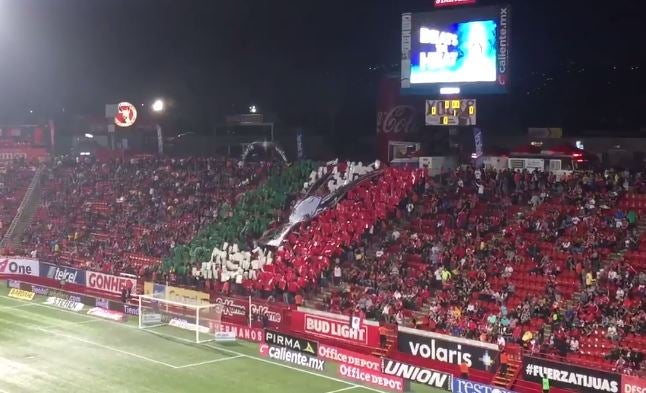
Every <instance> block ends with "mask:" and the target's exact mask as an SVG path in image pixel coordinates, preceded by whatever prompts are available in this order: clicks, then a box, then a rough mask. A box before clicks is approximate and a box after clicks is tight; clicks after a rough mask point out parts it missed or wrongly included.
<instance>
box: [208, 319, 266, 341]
mask: <svg viewBox="0 0 646 393" xmlns="http://www.w3.org/2000/svg"><path fill="white" fill-rule="evenodd" d="M210 328H211V331H213V332H231V333H233V334H235V335H236V337H237V338H239V339H240V340H245V341H251V342H256V343H261V342H263V339H264V335H265V332H264V331H263V330H262V329H260V328H253V327H249V326H242V325H236V324H233V323H225V322H211V326H210Z"/></svg>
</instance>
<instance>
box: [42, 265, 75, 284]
mask: <svg viewBox="0 0 646 393" xmlns="http://www.w3.org/2000/svg"><path fill="white" fill-rule="evenodd" d="M40 276H41V277H46V278H49V279H51V280H56V281H65V282H68V283H71V284H78V285H85V270H79V269H74V268H71V267H68V266H56V265H52V264H49V263H41V264H40Z"/></svg>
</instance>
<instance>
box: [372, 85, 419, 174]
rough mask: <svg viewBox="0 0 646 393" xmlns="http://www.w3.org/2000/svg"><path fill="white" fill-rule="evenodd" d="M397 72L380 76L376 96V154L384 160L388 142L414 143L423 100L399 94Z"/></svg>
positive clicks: (386, 156)
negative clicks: (381, 77)
mask: <svg viewBox="0 0 646 393" xmlns="http://www.w3.org/2000/svg"><path fill="white" fill-rule="evenodd" d="M400 88H401V81H400V79H399V75H393V76H387V77H384V78H383V79H382V80H381V81H380V82H379V90H378V93H377V94H378V95H377V156H378V157H379V159H380V160H382V161H384V162H388V142H389V141H403V142H418V141H419V135H418V127H419V124H421V123H420V120H419V119H420V118H421V117H422V116H423V114H424V100H423V99H421V98H415V97H414V96H404V97H403V96H401V94H400Z"/></svg>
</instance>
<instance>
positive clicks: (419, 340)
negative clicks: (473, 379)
mask: <svg viewBox="0 0 646 393" xmlns="http://www.w3.org/2000/svg"><path fill="white" fill-rule="evenodd" d="M402 330H404V329H402ZM397 349H398V351H399V352H401V353H405V354H407V355H412V356H415V357H418V358H422V359H429V360H435V361H439V362H444V363H449V364H453V365H460V364H461V363H462V362H465V363H466V364H467V366H469V367H470V368H474V369H477V370H482V371H489V372H491V371H492V370H496V368H497V367H498V361H499V358H500V352H499V351H498V350H495V349H493V348H492V347H489V346H486V345H484V344H483V343H479V342H476V341H473V340H467V339H457V338H454V337H450V336H445V335H442V334H431V333H428V334H427V333H424V334H421V332H420V334H413V333H411V332H404V331H401V330H400V331H399V333H398V335H397Z"/></svg>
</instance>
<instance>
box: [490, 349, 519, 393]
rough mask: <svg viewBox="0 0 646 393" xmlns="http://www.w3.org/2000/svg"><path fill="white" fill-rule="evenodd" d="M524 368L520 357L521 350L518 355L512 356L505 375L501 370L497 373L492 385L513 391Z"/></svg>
mask: <svg viewBox="0 0 646 393" xmlns="http://www.w3.org/2000/svg"><path fill="white" fill-rule="evenodd" d="M510 352H511V351H510ZM522 366H523V362H522V358H521V355H520V350H519V351H518V353H517V354H516V353H514V354H510V356H509V364H508V367H507V370H505V373H502V372H501V370H500V368H499V369H498V371H497V372H496V375H494V377H493V381H492V383H493V384H494V385H495V386H498V387H501V388H505V389H511V388H512V386H513V385H514V383H515V382H516V379H517V378H518V375H519V374H520V370H521V368H522Z"/></svg>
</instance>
